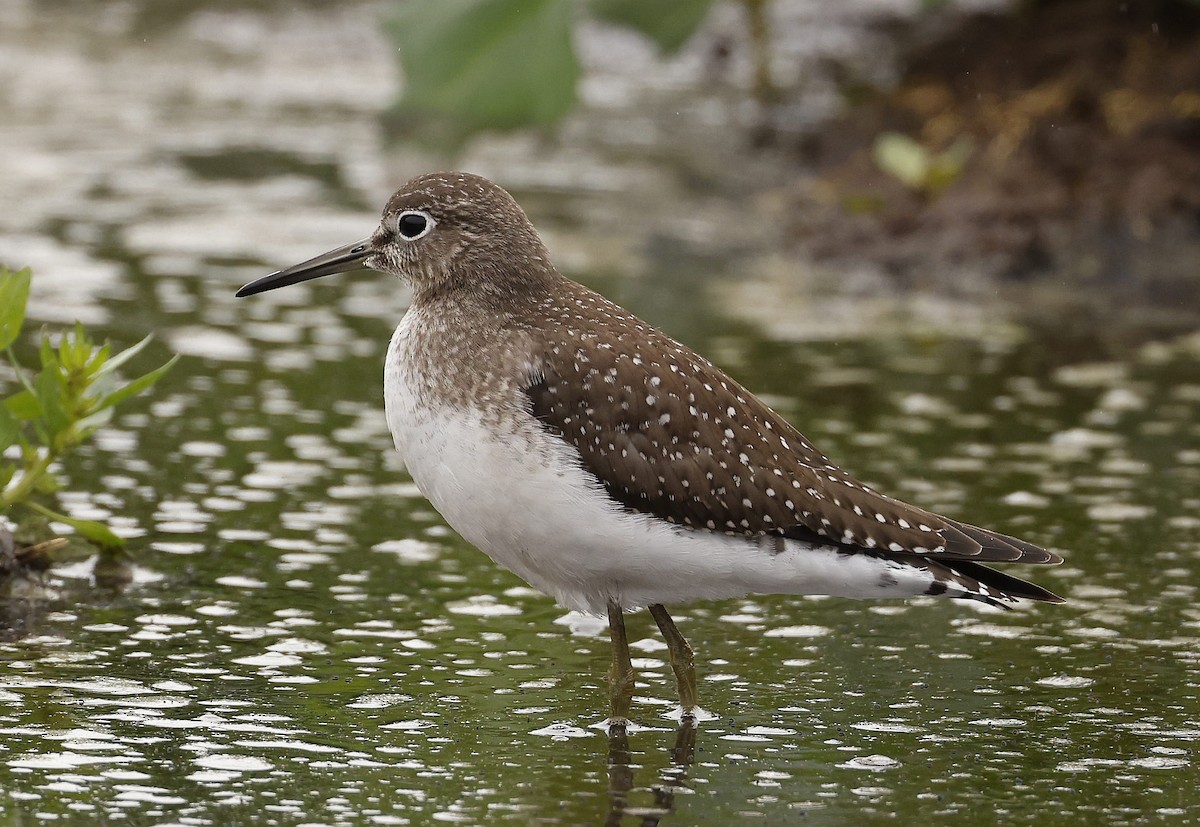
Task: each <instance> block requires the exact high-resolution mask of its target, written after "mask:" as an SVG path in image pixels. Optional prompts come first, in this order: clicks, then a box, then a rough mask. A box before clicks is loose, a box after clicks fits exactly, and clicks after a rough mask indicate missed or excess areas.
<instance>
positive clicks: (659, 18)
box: [591, 0, 712, 53]
mask: <svg viewBox="0 0 1200 827" xmlns="http://www.w3.org/2000/svg"><path fill="white" fill-rule="evenodd" d="M591 7H592V12H593V14H595V15H596V17H599V18H600V19H601V20H607V21H608V22H609V23H618V24H621V25H624V26H630V27H632V28H634V29H637V30H638V31H639V32H641V33H642V34H644V35H646V36H647V37H649V38H650V39H651V40H653V41H654V42H655V43H656V44H657V45H658V48H659V51H661V52H663V53H670V52H674V51H675V50H676V49H678V48H679V47H680V46H682V45H683V44H684V43H687V42H688V39H689V38H690V37H691V36H692V35H693V34H694V33H695V31H696V29H698V28H700V24H701V23H703V22H704V18H705V17H707V16H708V10H709V9H710V8H712V0H592V3H591Z"/></svg>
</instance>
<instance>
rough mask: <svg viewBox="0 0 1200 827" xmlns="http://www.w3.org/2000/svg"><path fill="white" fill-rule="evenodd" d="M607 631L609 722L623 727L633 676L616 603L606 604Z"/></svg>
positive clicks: (630, 701)
mask: <svg viewBox="0 0 1200 827" xmlns="http://www.w3.org/2000/svg"><path fill="white" fill-rule="evenodd" d="M608 631H609V634H610V635H612V646H613V659H612V669H611V670H610V671H609V673H608V691H609V700H610V701H611V706H612V718H611V721H612V723H614V724H621V725H624V723H625V722H626V721H628V720H629V706H630V704H632V703H633V685H634V674H633V664H632V663H630V662H629V638H627V637H626V636H625V616H624V615H623V614H622V613H621V607H620V606H618V605H617V604H616V603H609V604H608Z"/></svg>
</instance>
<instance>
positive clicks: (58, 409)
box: [33, 352, 71, 442]
mask: <svg viewBox="0 0 1200 827" xmlns="http://www.w3.org/2000/svg"><path fill="white" fill-rule="evenodd" d="M65 385H66V379H65V377H63V375H62V371H61V370H59V365H58V359H57V358H56V357H55V356H54V355H53V353H52V352H51V354H50V355H49V356H46V354H43V361H42V370H41V372H39V373H38V375H37V376H36V377H34V380H33V390H34V392H35V393H36V394H37V401H38V406H39V407H40V408H41V420H42V422H43V423H44V424H45V426H46V432H47V436H48V437H49V439H50V441H51V442H53V441H54V440H56V439H57V438H58V436H59V435H60V434H63V433H65V432H66V431H67V430H68V429H69V428H70V427H71V416H70V413H69V412H68V411H67V408H66V406H65V405H64V404H63V402H64V393H63V392H64V390H65Z"/></svg>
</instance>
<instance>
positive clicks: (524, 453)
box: [384, 323, 932, 613]
mask: <svg viewBox="0 0 1200 827" xmlns="http://www.w3.org/2000/svg"><path fill="white" fill-rule="evenodd" d="M406 347H407V342H406V325H405V324H403V323H402V324H401V326H400V328H398V329H397V331H396V335H395V336H394V337H393V339H392V344H391V347H390V348H389V350H388V357H387V365H386V368H385V377H384V398H385V401H386V406H387V421H388V427H389V428H390V429H391V432H392V437H393V438H394V440H395V443H396V448H397V450H398V451H399V452H400V454H401V456H402V457H403V459H404V462H405V464H406V465H407V467H408V471H409V473H410V474H411V475H412V478H413V481H414V482H416V484H417V487H418V488H420V489H421V492H422V493H423V494H424V495H425V496H426V497H427V498H428V499H429V501H430V502H431V503H432V504H433V506H434V508H436V509H437V510H438V511H439V512H440V513H441V514H442V516H443V517H444V518H445V520H446V522H447V523H449V524H450V526H451V527H452V528H454V530H455V531H457V532H458V533H459V534H461V535H462V536H463V537H464V538H465V539H466V540H467V541H468V542H470V543H472V544H473V545H475V546H476V547H477V548H479V549H480V550H481V551H483V552H484V553H485V554H487V555H488V556H489V557H491V558H492V559H493V560H494V561H496V563H498V564H499V565H501V566H503V567H504V568H506V569H508V570H509V571H511V572H513V573H514V574H516V575H517V576H519V577H521V578H522V579H524V580H525V581H526V582H528V583H529V584H530V585H532V586H534V587H535V588H537V589H540V590H541V591H543V592H545V593H547V594H549V595H551V596H552V597H554V598H555V599H556V600H557V601H558V602H559V603H561V604H562V605H564V606H566V607H567V608H571V609H575V610H578V611H584V612H591V613H603V612H604V611H605V607H606V605H607V604H608V602H609V601H616V602H617V603H619V604H620V605H621V606H623V607H625V608H628V609H632V608H638V607H642V606H646V605H649V604H652V603H665V604H669V603H680V602H686V601H691V600H696V599H701V598H705V599H715V598H724V597H734V596H738V595H743V594H746V593H749V592H765V593H786V594H833V595H841V596H845V597H898V596H912V595H916V594H922V593H924V591H925V590H926V589H927V588H928V586H929V584H930V582H931V580H932V578H931V576H930V575H929V573H928V572H926V571H923V570H921V569H916V568H913V567H911V566H906V565H902V564H896V563H892V562H888V561H883V560H880V559H877V558H874V557H869V556H863V555H852V554H841V553H838V552H837V551H835V550H833V549H830V548H828V547H816V548H814V547H813V546H810V545H808V544H806V543H800V542H794V541H787V542H786V543H785V544H783V545H782V547H780V546H779V545H777V542H776V541H775V540H774V539H770V540H763V541H760V540H756V539H748V538H744V537H740V536H727V535H723V534H715V533H711V532H707V531H696V530H692V529H688V528H683V527H679V526H674V525H671V524H670V523H667V522H665V521H663V520H659V519H656V518H654V517H650V516H647V515H644V514H640V513H637V512H633V511H630V510H628V509H625V508H624V507H622V506H621V505H619V504H618V503H616V502H614V501H613V500H612V499H610V498H609V497H608V496H607V493H606V492H605V490H604V488H603V487H602V486H601V485H600V483H599V482H598V481H597V480H596V479H595V477H593V476H592V475H591V474H589V473H588V472H587V471H586V470H584V468H583V467H582V465H581V464H580V462H579V460H578V456H577V454H576V453H575V450H574V448H572V447H571V446H570V445H569V444H568V443H566V442H565V441H563V440H561V439H559V438H557V437H555V436H553V435H551V434H550V433H548V432H547V431H546V430H545V429H544V428H543V426H542V425H541V424H540V423H539V422H537V420H535V419H534V418H533V417H531V416H528V415H525V414H522V413H521V412H520V411H519V410H518V409H517V408H516V400H513V411H514V414H515V415H511V416H506V417H504V418H503V419H498V418H497V417H495V416H494V415H492V416H489V415H485V413H484V412H482V411H480V410H479V409H476V408H474V407H471V406H466V405H454V404H450V403H445V404H441V405H436V404H431V403H430V400H428V399H424V398H422V396H423V395H424V394H422V393H421V392H420V390H419V388H420V387H421V383H420V382H419V377H418V376H416V375H415V373H414V372H413V368H412V366H411V364H409V363H408V361H407V360H406V358H405V356H406ZM497 422H499V423H500V424H501V428H499V429H498V428H497V427H496V424H497Z"/></svg>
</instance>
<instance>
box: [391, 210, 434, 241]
mask: <svg viewBox="0 0 1200 827" xmlns="http://www.w3.org/2000/svg"><path fill="white" fill-rule="evenodd" d="M436 224H437V222H436V221H434V220H433V216H432V215H430V214H429V213H427V212H425V211H424V210H405V211H404V212H402V213H400V215H399V217H398V218H397V219H396V232H397V234H399V236H400V237H401V238H403V239H404V240H405V241H416V240H417V239H418V238H424V237H425V236H427V235H429V231H430V230H432V229H433V228H434V226H435V225H436Z"/></svg>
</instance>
